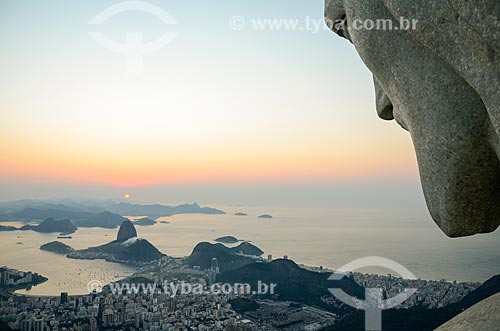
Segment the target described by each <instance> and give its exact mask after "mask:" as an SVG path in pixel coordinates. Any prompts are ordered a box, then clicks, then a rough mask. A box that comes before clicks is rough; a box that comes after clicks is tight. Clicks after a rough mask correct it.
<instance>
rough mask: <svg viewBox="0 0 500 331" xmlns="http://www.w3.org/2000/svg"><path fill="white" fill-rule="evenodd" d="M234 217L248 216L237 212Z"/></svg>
mask: <svg viewBox="0 0 500 331" xmlns="http://www.w3.org/2000/svg"><path fill="white" fill-rule="evenodd" d="M234 215H235V216H248V214H247V213H242V212H239V213H236V214H234Z"/></svg>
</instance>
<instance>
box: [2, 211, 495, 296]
mask: <svg viewBox="0 0 500 331" xmlns="http://www.w3.org/2000/svg"><path fill="white" fill-rule="evenodd" d="M212 207H217V208H220V209H222V210H224V211H226V212H227V213H228V214H227V215H198V214H196V215H176V216H172V217H164V218H161V219H159V221H168V222H170V223H169V224H163V223H158V224H157V225H154V226H149V227H145V226H138V227H137V231H138V234H139V237H142V238H146V239H148V240H149V241H150V242H151V243H152V244H153V245H155V246H156V247H157V248H158V249H159V250H160V251H162V252H163V253H165V254H168V255H171V256H176V257H181V256H187V255H189V254H190V253H191V251H192V249H193V248H194V246H195V245H196V244H197V243H199V242H201V241H213V240H214V239H216V238H218V237H221V236H226V235H232V236H236V237H237V238H238V239H242V240H249V241H252V242H253V243H254V244H255V245H257V246H258V247H260V248H261V249H262V250H263V251H264V252H265V256H267V254H272V255H273V258H280V257H282V256H284V255H288V256H289V258H290V259H293V260H294V261H296V262H297V263H302V264H306V265H313V266H320V265H321V266H324V267H328V268H332V269H335V268H339V267H341V266H342V265H344V264H346V263H348V262H350V261H352V260H355V259H358V258H361V257H365V256H372V255H376V256H382V257H386V258H389V259H392V260H395V261H397V262H399V263H400V264H402V265H404V266H405V267H406V268H408V269H409V270H410V271H411V272H412V273H414V274H415V275H416V276H417V277H420V278H424V279H434V280H438V279H443V278H444V279H447V280H458V281H479V282H482V281H485V280H486V279H488V278H490V277H491V276H493V275H495V274H499V273H500V256H499V255H498V244H499V243H500V233H499V232H498V231H497V232H495V233H492V234H487V235H481V236H473V237H468V238H457V239H450V238H447V237H446V236H445V235H444V234H442V233H441V232H440V230H439V229H438V228H437V227H436V226H435V225H434V223H433V222H432V220H431V219H430V217H429V216H428V214H427V211H426V210H425V209H340V208H327V207H314V208H313V207H307V208H306V207H283V206H279V207H278V206H274V207H273V206H212ZM236 212H245V213H248V214H249V216H234V213H236ZM264 213H267V214H271V215H273V216H274V218H273V219H260V218H258V216H259V215H261V214H264ZM117 231H118V229H111V230H110V229H100V228H80V229H79V230H78V231H77V232H76V233H75V234H74V235H73V239H71V240H66V241H64V242H65V243H66V244H68V245H70V246H72V247H74V248H76V249H81V248H86V247H89V246H97V245H100V244H104V243H107V242H109V241H111V240H114V239H115V237H116V233H117ZM17 236H22V238H17ZM56 237H57V235H56V234H40V233H35V232H32V231H23V232H0V242H1V243H2V255H1V257H0V265H7V266H9V267H11V268H17V269H20V270H26V271H27V270H31V271H34V272H39V273H41V274H42V275H44V276H46V277H48V278H49V281H48V282H46V283H44V284H41V285H39V286H37V287H34V288H33V289H32V290H31V291H28V292H26V291H21V293H28V294H32V295H35V294H37V295H58V294H59V293H60V292H62V291H67V292H69V293H70V294H84V293H87V289H86V285H87V283H88V282H89V281H90V280H94V279H95V280H99V281H101V282H103V283H107V282H110V281H115V280H117V279H119V278H122V277H125V276H127V275H130V274H131V273H133V272H134V269H133V268H130V267H127V266H122V265H119V264H115V263H108V262H104V261H82V260H72V259H68V258H66V257H64V256H60V255H57V254H53V253H49V252H43V251H40V250H39V246H40V245H42V244H44V243H47V242H50V241H53V240H57V239H56ZM17 242H22V243H23V244H22V245H21V244H17ZM364 271H371V272H384V273H389V272H390V271H383V270H374V269H372V270H368V269H365V270H364Z"/></svg>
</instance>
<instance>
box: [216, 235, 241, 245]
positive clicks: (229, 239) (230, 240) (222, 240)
mask: <svg viewBox="0 0 500 331" xmlns="http://www.w3.org/2000/svg"><path fill="white" fill-rule="evenodd" d="M215 241H216V242H218V243H223V244H235V243H237V242H239V241H241V240H239V239H238V238H236V237H233V236H225V237H220V238H217V239H215Z"/></svg>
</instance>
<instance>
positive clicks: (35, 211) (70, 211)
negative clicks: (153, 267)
mask: <svg viewBox="0 0 500 331" xmlns="http://www.w3.org/2000/svg"><path fill="white" fill-rule="evenodd" d="M178 214H209V215H221V214H225V212H224V211H222V210H219V209H215V208H210V207H201V206H200V205H198V204H197V203H193V204H183V205H178V206H166V205H160V204H155V205H140V204H131V203H127V202H120V203H116V202H114V201H86V202H76V201H72V200H68V199H66V200H63V201H62V202H61V203H52V202H46V201H33V200H24V201H15V202H9V203H7V202H3V203H0V221H3V222H11V221H21V222H40V221H41V220H45V219H47V218H54V219H69V220H71V222H72V223H73V224H74V225H75V226H76V227H101V228H106V229H113V228H116V227H118V226H120V225H121V224H122V223H123V221H125V220H126V218H125V217H124V216H146V217H147V218H148V219H149V220H144V221H142V222H141V223H139V224H137V225H153V224H152V222H154V220H156V219H158V218H159V217H164V216H173V215H178ZM139 221H140V220H139ZM16 230H17V229H16V228H14V227H10V226H0V231H16Z"/></svg>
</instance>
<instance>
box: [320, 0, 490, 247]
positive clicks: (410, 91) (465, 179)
mask: <svg viewBox="0 0 500 331" xmlns="http://www.w3.org/2000/svg"><path fill="white" fill-rule="evenodd" d="M325 16H326V18H327V21H328V22H327V23H328V24H331V22H338V21H339V20H342V19H344V20H345V24H341V25H335V26H332V29H333V30H334V31H335V32H336V33H338V34H339V35H341V36H343V37H345V38H347V39H349V40H350V41H351V42H352V43H353V44H354V46H355V47H356V50H357V52H358V53H359V55H360V56H361V58H362V60H363V61H364V63H365V64H366V65H367V66H368V68H369V69H370V70H371V72H372V73H373V76H374V82H375V90H376V108H377V112H378V114H379V116H380V117H381V118H382V119H386V120H392V119H395V120H396V122H397V123H398V124H399V125H401V126H402V127H403V128H404V129H406V130H408V131H409V132H410V134H411V137H412V140H413V143H414V147H415V151H416V153H417V160H418V164H419V170H420V177H421V181H422V186H423V190H424V194H425V197H426V201H427V205H428V207H429V211H430V213H431V215H432V217H433V219H434V220H435V222H436V223H437V224H438V226H439V227H440V228H441V229H442V230H443V231H444V232H445V233H446V234H447V235H448V236H450V237H459V236H467V235H473V234H477V233H486V232H492V231H494V230H495V229H497V228H498V226H499V224H500V161H499V159H500V1H498V0H477V1H467V0H453V1H446V0H412V1H407V0H370V1H363V0H326V7H325ZM400 17H404V18H405V19H409V20H418V22H416V25H415V27H416V28H415V29H411V30H402V29H398V30H396V29H393V30H390V31H389V30H382V29H379V30H377V29H372V30H367V29H364V28H361V29H354V28H353V26H354V25H355V24H353V22H356V20H361V22H364V21H366V20H367V19H371V20H377V19H390V20H392V22H393V26H397V27H399V19H400ZM358 22H360V21H358ZM358 25H359V24H358Z"/></svg>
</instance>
